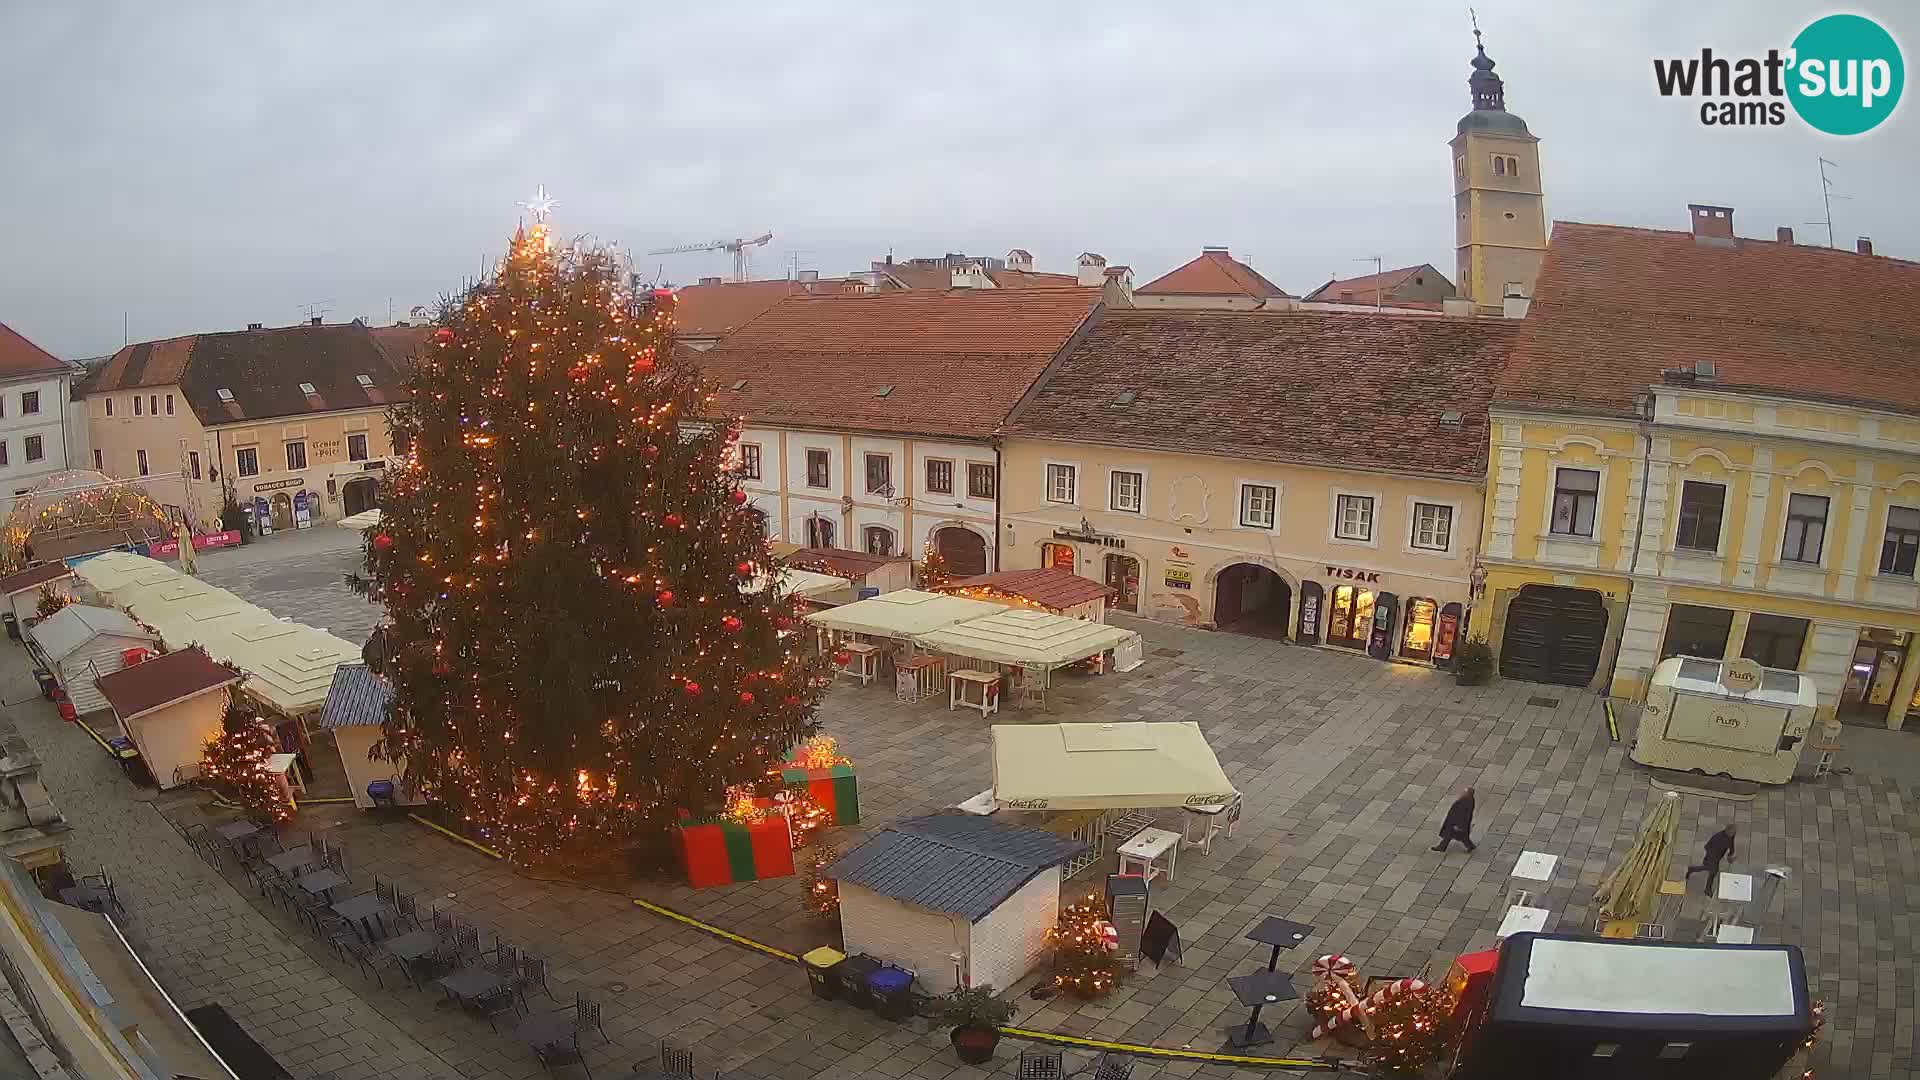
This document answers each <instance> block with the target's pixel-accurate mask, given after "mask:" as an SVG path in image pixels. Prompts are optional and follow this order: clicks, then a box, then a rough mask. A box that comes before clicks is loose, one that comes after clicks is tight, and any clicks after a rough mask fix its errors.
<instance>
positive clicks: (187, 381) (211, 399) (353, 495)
mask: <svg viewBox="0 0 1920 1080" xmlns="http://www.w3.org/2000/svg"><path fill="white" fill-rule="evenodd" d="M395 347H397V346H396V344H395V340H394V339H389V342H388V344H386V345H383V344H382V342H381V341H380V340H379V338H378V337H376V334H375V332H373V331H370V330H369V329H368V328H367V327H366V326H363V325H361V324H359V323H350V324H347V325H344V326H341V325H335V326H320V325H311V324H309V325H302V326H293V327H280V328H274V329H264V328H258V327H256V328H252V329H248V330H244V331H239V332H235V333H222V334H200V335H195V336H192V337H184V338H172V339H168V340H165V341H156V342H144V343H141V344H138V345H129V346H127V347H125V348H123V349H121V350H120V351H119V352H118V353H116V354H114V356H113V358H112V359H111V360H109V361H108V363H107V364H106V365H105V366H103V367H101V368H100V369H99V370H98V371H96V372H94V373H93V374H92V375H91V376H89V377H88V379H87V380H86V381H85V382H84V383H83V384H82V386H81V400H82V403H83V405H84V408H85V415H86V417H87V424H88V431H89V437H90V442H91V444H92V455H93V462H92V464H93V466H94V468H96V469H98V470H99V471H101V472H104V473H106V474H107V475H108V476H112V477H116V478H128V477H149V478H150V479H149V480H148V483H147V490H148V492H149V493H150V494H151V495H152V497H153V498H154V499H155V501H157V502H160V503H162V504H164V505H167V506H171V507H178V508H180V509H181V510H182V511H183V512H184V513H185V514H186V516H187V518H188V519H189V520H190V521H191V522H192V523H193V524H194V526H195V528H196V529H203V530H205V529H215V528H217V527H218V521H219V519H220V512H221V507H222V505H223V503H224V499H225V494H226V492H228V491H231V493H232V494H233V496H234V497H235V499H236V501H238V503H239V504H240V505H241V507H242V508H243V509H244V510H246V511H247V512H249V513H250V514H252V515H253V517H254V521H255V523H256V528H258V529H260V530H261V531H278V530H284V529H294V528H305V527H308V526H310V525H312V524H315V523H318V522H322V521H333V520H337V519H339V518H341V517H345V516H349V515H351V514H355V513H358V512H360V511H362V510H367V509H371V508H373V507H374V506H375V505H376V497H377V491H378V485H379V478H380V475H381V470H383V469H384V468H385V467H386V466H387V464H388V463H389V462H390V461H391V460H392V457H393V446H392V442H391V439H390V436H389V433H388V429H387V423H386V410H387V408H388V405H389V404H390V403H392V402H394V401H397V400H400V399H401V397H402V395H403V393H404V390H403V389H402V378H403V376H402V373H401V364H400V361H402V360H404V354H403V355H401V356H395V355H394V351H393V350H394V348H395Z"/></svg>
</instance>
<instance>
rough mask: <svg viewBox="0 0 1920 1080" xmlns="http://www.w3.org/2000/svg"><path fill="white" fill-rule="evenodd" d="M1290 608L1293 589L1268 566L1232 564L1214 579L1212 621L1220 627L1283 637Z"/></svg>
mask: <svg viewBox="0 0 1920 1080" xmlns="http://www.w3.org/2000/svg"><path fill="white" fill-rule="evenodd" d="M1292 609H1293V590H1292V589H1291V588H1289V587H1288V586H1287V582H1286V579H1285V578H1283V577H1281V576H1280V575H1279V574H1276V573H1274V572H1273V571H1272V570H1270V569H1268V568H1267V567H1264V566H1256V565H1254V564H1253V563H1234V564H1233V565H1232V566H1229V567H1227V568H1226V569H1225V570H1222V571H1220V573H1219V576H1217V577H1216V578H1215V579H1214V583H1213V624H1214V625H1215V626H1217V627H1219V628H1220V629H1222V630H1231V631H1233V632H1234V633H1238V634H1255V635H1258V636H1260V637H1272V638H1282V639H1284V638H1285V637H1286V636H1287V623H1288V622H1289V620H1290V619H1291V618H1292Z"/></svg>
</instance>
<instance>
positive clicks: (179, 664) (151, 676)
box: [95, 645, 240, 720]
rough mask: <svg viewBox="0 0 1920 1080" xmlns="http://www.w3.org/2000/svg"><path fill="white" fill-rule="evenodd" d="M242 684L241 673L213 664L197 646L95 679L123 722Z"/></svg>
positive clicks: (115, 713)
mask: <svg viewBox="0 0 1920 1080" xmlns="http://www.w3.org/2000/svg"><path fill="white" fill-rule="evenodd" d="M239 681H240V673H239V672H237V671H235V670H233V669H232V668H230V667H227V666H225V665H223V664H216V663H214V662H213V661H212V660H210V659H208V657H207V654H206V653H204V652H202V651H201V650H200V647H199V646H197V645H196V646H194V647H193V648H190V649H181V650H179V651H178V652H170V653H167V654H166V655H164V656H156V657H153V658H152V659H150V660H144V661H142V662H140V663H138V664H135V665H133V666H132V667H126V668H121V669H120V670H119V671H115V672H112V673H111V674H107V675H102V676H100V678H98V679H97V680H95V682H96V683H97V684H98V685H99V687H100V692H101V693H102V694H105V695H106V697H107V704H109V705H112V706H113V711H114V715H116V716H118V717H120V719H122V720H128V719H131V718H133V717H135V716H139V715H140V714H141V713H145V712H152V711H153V710H155V709H158V708H160V707H161V706H163V705H171V704H173V703H174V702H176V701H179V700H181V699H182V698H189V697H192V696H194V695H195V694H204V693H206V692H207V691H209V690H217V689H219V688H220V687H222V686H226V685H229V684H231V683H237V682H239Z"/></svg>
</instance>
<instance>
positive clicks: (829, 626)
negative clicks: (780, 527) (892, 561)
mask: <svg viewBox="0 0 1920 1080" xmlns="http://www.w3.org/2000/svg"><path fill="white" fill-rule="evenodd" d="M842 587H844V583H843V585H842ZM1005 610H1006V608H1004V607H1002V606H1000V605H999V604H989V603H987V602H986V601H984V600H968V599H965V598H963V597H958V596H948V595H946V594H944V593H930V592H921V591H919V590H918V589H898V590H895V591H894V592H890V593H881V594H880V595H879V596H872V597H868V598H867V599H865V600H856V601H854V602H853V603H851V604H843V605H841V606H840V607H837V608H833V609H831V610H828V611H816V612H814V613H813V614H811V615H808V616H807V622H809V623H812V624H813V625H814V626H818V627H821V628H822V629H826V630H839V631H841V632H843V633H848V634H870V635H872V636H874V637H884V638H908V639H917V638H919V637H920V635H922V634H927V633H931V632H932V631H935V630H938V629H940V628H941V627H943V626H952V625H953V624H954V623H958V622H966V621H967V620H968V619H979V618H983V617H985V616H988V615H992V614H993V613H994V612H997V611H1005Z"/></svg>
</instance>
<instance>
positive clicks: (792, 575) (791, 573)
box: [740, 568, 847, 598]
mask: <svg viewBox="0 0 1920 1080" xmlns="http://www.w3.org/2000/svg"><path fill="white" fill-rule="evenodd" d="M776 572H777V573H778V574H779V575H780V576H779V577H778V578H777V579H776V578H774V577H773V576H772V575H769V574H768V573H767V572H766V571H765V570H762V571H760V572H759V573H757V574H755V575H753V580H752V581H749V582H747V583H746V584H745V585H744V586H742V587H741V589H740V591H741V592H745V593H757V592H762V591H764V590H765V589H766V588H767V586H768V585H772V586H774V587H775V588H776V589H778V590H779V592H780V594H781V595H783V596H798V597H802V598H807V597H814V596H824V595H825V594H827V593H830V592H839V591H840V590H842V589H844V588H846V587H847V579H846V578H843V577H835V576H834V575H832V574H821V573H816V572H814V571H812V570H794V569H791V568H778V569H777V570H776Z"/></svg>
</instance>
